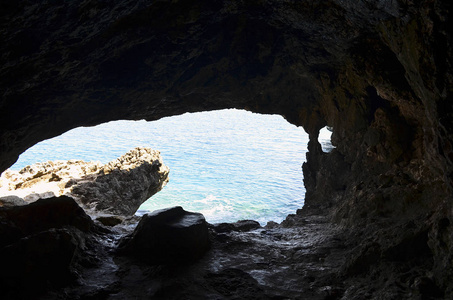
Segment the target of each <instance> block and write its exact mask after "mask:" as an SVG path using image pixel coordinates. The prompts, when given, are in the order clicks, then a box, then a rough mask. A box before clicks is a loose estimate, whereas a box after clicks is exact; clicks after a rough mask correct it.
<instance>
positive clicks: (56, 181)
mask: <svg viewBox="0 0 453 300" xmlns="http://www.w3.org/2000/svg"><path fill="white" fill-rule="evenodd" d="M168 174H169V169H168V167H167V166H165V165H164V164H163V162H162V158H161V156H160V152H159V151H155V150H152V149H150V148H140V147H139V148H135V149H132V150H131V151H129V152H127V153H126V154H124V155H123V156H121V157H119V158H118V159H116V160H113V161H111V162H109V163H107V164H106V165H101V164H100V163H98V162H97V163H95V162H84V161H80V160H69V161H66V162H64V161H56V162H47V163H37V164H34V165H32V166H27V167H25V168H23V169H22V170H20V171H19V172H15V171H11V170H8V171H6V172H4V173H3V174H2V177H1V179H0V187H1V189H0V192H1V193H3V194H13V195H20V196H21V197H23V199H24V200H25V201H27V202H33V201H36V200H38V199H43V198H50V197H54V196H55V195H57V196H59V195H67V196H71V197H73V198H74V199H76V201H77V202H78V203H79V204H81V205H82V206H83V207H84V208H85V209H87V210H88V211H93V212H96V211H97V212H99V211H100V212H106V213H110V214H118V215H133V214H134V213H135V212H136V211H137V209H138V208H139V206H140V205H141V204H142V203H143V202H144V201H146V200H147V199H148V198H150V197H151V196H152V195H154V194H155V193H157V192H158V191H160V190H161V189H162V188H163V187H164V186H165V185H166V183H167V182H168Z"/></svg>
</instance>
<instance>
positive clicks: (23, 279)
mask: <svg viewBox="0 0 453 300" xmlns="http://www.w3.org/2000/svg"><path fill="white" fill-rule="evenodd" d="M92 228H93V222H92V220H91V218H90V217H89V216H88V215H87V214H86V213H85V212H84V210H83V209H82V208H81V207H80V206H78V205H77V203H76V202H75V201H74V199H72V198H70V197H67V196H61V197H53V198H48V199H40V200H38V201H36V202H33V203H31V204H28V205H23V206H13V207H6V208H5V207H4V208H0V257H2V261H1V263H0V266H1V272H0V289H1V290H2V297H5V298H4V299H26V298H35V297H37V296H38V295H39V294H40V293H43V292H45V291H47V290H48V289H49V287H53V288H56V287H61V286H65V285H67V284H69V283H70V282H73V280H74V279H76V277H77V271H76V268H77V267H78V261H82V260H83V259H85V260H86V259H88V258H87V257H84V256H85V255H83V254H82V253H83V251H84V250H86V249H87V244H88V242H87V241H86V238H85V237H86V236H87V235H89V232H90V230H91V229H92Z"/></svg>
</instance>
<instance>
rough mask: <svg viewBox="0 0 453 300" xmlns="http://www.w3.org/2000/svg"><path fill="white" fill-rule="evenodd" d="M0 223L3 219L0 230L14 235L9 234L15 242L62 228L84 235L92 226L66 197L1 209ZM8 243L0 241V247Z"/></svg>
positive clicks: (79, 208)
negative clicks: (80, 232)
mask: <svg viewBox="0 0 453 300" xmlns="http://www.w3.org/2000/svg"><path fill="white" fill-rule="evenodd" d="M0 220H4V222H3V225H4V226H5V227H4V229H3V230H2V231H6V232H15V234H14V235H11V234H10V235H11V236H13V237H14V238H16V239H17V238H19V237H26V236H28V235H32V234H35V233H39V232H40V231H45V230H49V229H51V228H64V227H66V226H73V227H75V228H77V229H79V230H81V231H83V232H88V231H90V230H91V228H92V226H93V221H92V220H91V218H90V217H89V216H88V215H87V214H86V213H85V211H84V210H83V209H82V208H81V207H80V206H79V205H78V204H77V203H76V202H75V201H74V199H72V198H71V197H68V196H61V197H54V198H48V199H40V200H38V201H36V202H33V203H31V204H28V205H23V206H14V207H8V208H1V209H0ZM0 230H1V229H0ZM2 240H3V239H2ZM10 241H11V239H9V241H8V240H6V241H5V240H3V241H2V242H1V243H0V246H1V245H2V244H3V245H5V244H7V242H10Z"/></svg>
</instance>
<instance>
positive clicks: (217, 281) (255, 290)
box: [205, 268, 273, 300]
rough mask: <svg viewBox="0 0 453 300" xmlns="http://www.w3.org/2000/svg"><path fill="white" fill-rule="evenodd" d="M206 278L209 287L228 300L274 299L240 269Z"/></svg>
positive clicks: (229, 270)
mask: <svg viewBox="0 0 453 300" xmlns="http://www.w3.org/2000/svg"><path fill="white" fill-rule="evenodd" d="M205 277H206V282H207V283H208V285H210V286H211V288H212V289H214V290H215V291H216V292H218V293H219V294H220V295H222V296H224V297H226V298H227V299H256V300H258V299H263V300H265V299H273V298H272V297H269V295H266V293H265V291H264V289H263V288H262V287H260V285H259V284H258V282H257V281H256V279H254V278H253V277H252V276H250V274H248V273H246V272H244V271H242V270H240V269H235V268H231V269H225V270H222V271H220V272H218V273H209V274H206V275H205Z"/></svg>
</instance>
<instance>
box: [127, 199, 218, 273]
mask: <svg viewBox="0 0 453 300" xmlns="http://www.w3.org/2000/svg"><path fill="white" fill-rule="evenodd" d="M209 246H210V242H209V233H208V226H207V223H206V220H205V218H204V216H203V215H202V214H200V213H193V212H188V211H185V210H184V209H183V208H182V207H180V206H176V207H172V208H166V209H162V210H157V211H154V212H152V213H150V214H146V215H144V216H143V217H142V219H141V220H140V222H139V224H138V225H137V227H136V228H135V230H134V232H133V233H132V234H131V235H129V236H127V237H125V238H124V239H123V240H122V241H121V243H120V245H119V249H120V253H123V254H126V255H130V256H133V257H135V258H138V259H140V260H143V261H145V262H148V263H150V264H169V265H174V264H184V263H190V262H193V261H195V260H197V259H199V258H201V257H202V256H203V255H204V253H205V252H206V251H207V250H208V249H209Z"/></svg>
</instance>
